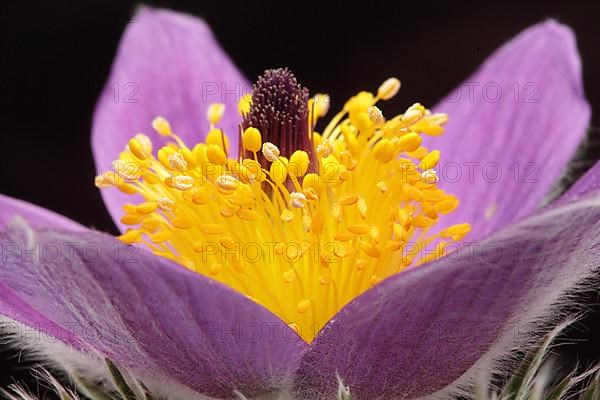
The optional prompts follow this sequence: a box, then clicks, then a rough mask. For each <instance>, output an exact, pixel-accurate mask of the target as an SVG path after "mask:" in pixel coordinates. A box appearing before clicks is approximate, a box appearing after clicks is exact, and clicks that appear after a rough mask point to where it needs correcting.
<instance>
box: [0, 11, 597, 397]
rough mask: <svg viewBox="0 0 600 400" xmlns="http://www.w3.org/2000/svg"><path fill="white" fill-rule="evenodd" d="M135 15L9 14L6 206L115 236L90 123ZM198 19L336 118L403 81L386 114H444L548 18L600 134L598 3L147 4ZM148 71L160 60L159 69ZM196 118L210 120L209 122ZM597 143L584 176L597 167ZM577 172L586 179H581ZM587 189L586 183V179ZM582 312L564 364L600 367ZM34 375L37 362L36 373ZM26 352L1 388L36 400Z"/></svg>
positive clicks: (4, 75)
mask: <svg viewBox="0 0 600 400" xmlns="http://www.w3.org/2000/svg"><path fill="white" fill-rule="evenodd" d="M136 4H137V3H136V2H133V1H124V0H110V1H109V0H103V1H93V0H85V1H64V0H54V1H51V2H46V1H41V0H39V1H19V2H5V3H3V5H2V14H1V16H0V30H1V33H0V41H1V46H2V47H1V50H0V54H1V57H0V58H1V63H2V65H1V69H0V88H1V92H2V95H1V96H0V98H1V102H2V104H1V107H0V110H1V111H2V118H0V126H1V133H0V149H1V152H2V153H1V155H0V192H1V193H3V194H6V195H9V196H14V197H17V198H22V199H26V200H28V201H31V202H34V203H37V204H39V205H41V206H43V207H46V208H49V209H51V210H54V211H57V212H59V213H61V214H64V215H66V216H68V217H70V218H73V219H75V220H77V221H79V222H81V223H83V224H85V225H89V226H94V227H96V228H97V229H100V230H104V231H109V232H116V229H115V226H114V225H113V223H112V221H111V219H110V217H109V215H108V213H107V212H106V211H105V209H104V206H103V204H102V201H101V198H100V195H99V193H98V190H97V189H96V188H95V187H94V185H93V178H94V164H93V159H92V154H91V150H90V144H89V136H90V126H91V117H92V112H93V109H94V105H95V102H96V99H97V96H98V94H99V93H100V92H101V91H102V90H105V89H106V88H105V87H104V85H105V80H106V78H107V76H108V72H109V68H110V65H111V62H112V60H113V56H114V54H115V51H116V48H117V44H118V42H119V38H120V36H121V33H122V31H123V29H124V28H125V26H126V24H127V23H128V22H129V19H130V17H131V15H132V12H133V11H134V10H135V7H136ZM147 4H151V5H155V6H162V7H169V8H173V9H176V10H180V11H185V12H188V13H192V14H195V15H198V16H200V17H202V18H204V19H206V20H207V21H208V23H209V24H210V26H211V27H212V29H213V30H214V32H215V35H216V37H217V38H218V40H219V41H220V43H221V44H222V46H223V47H224V49H225V50H226V52H227V53H229V54H230V56H231V57H232V59H233V60H234V62H235V63H236V64H237V66H238V67H239V68H240V69H241V70H242V71H243V72H244V73H245V74H246V76H247V77H248V78H249V79H250V80H254V79H255V78H256V76H257V75H258V74H260V73H261V72H262V71H263V70H264V69H265V68H270V67H279V66H288V67H290V68H291V69H292V70H293V71H294V72H295V73H296V75H297V77H298V78H299V80H300V81H301V83H303V84H304V85H305V86H307V87H308V88H309V89H311V91H312V92H316V91H319V92H325V93H329V94H332V95H334V96H335V97H333V96H332V103H333V104H332V106H333V107H334V109H335V108H338V107H340V106H341V105H342V104H343V103H342V102H343V101H344V99H346V98H348V97H349V96H351V95H352V94H354V93H355V92H356V91H358V90H362V89H366V90H376V88H377V86H378V85H379V83H380V82H381V81H382V80H383V79H385V78H387V77H388V76H397V77H399V78H400V79H401V80H402V81H403V86H402V89H401V95H400V96H399V97H398V99H397V100H394V102H391V103H390V104H389V105H386V108H388V109H390V108H396V107H398V108H402V107H406V106H408V105H409V104H411V103H412V102H413V101H415V100H417V99H418V100H419V101H420V102H422V103H423V104H425V105H428V106H433V105H434V104H435V103H436V101H437V100H439V99H441V98H442V97H443V96H445V95H446V94H447V93H449V92H450V90H451V89H452V88H453V87H455V86H456V85H457V84H459V83H460V82H461V81H462V80H463V79H465V78H466V77H467V76H468V75H469V74H470V73H472V72H473V71H474V69H475V68H476V67H477V66H478V65H479V64H480V62H482V61H483V60H484V59H485V58H486V57H487V56H488V55H489V54H490V53H491V52H492V51H493V50H494V49H496V48H497V47H499V46H500V45H501V44H502V43H503V42H505V41H506V40H508V39H510V38H511V37H513V36H514V35H516V34H517V33H519V32H520V31H521V30H522V29H524V28H526V27H527V26H529V25H531V24H534V23H536V22H539V21H542V20H544V19H546V18H554V19H557V20H558V21H560V22H563V23H565V24H568V25H570V26H571V27H572V28H573V30H574V31H575V32H576V34H577V39H578V46H579V51H580V53H581V57H582V60H583V68H584V69H583V76H584V87H585V91H586V95H587V98H588V100H589V101H590V103H591V104H592V110H593V112H594V113H593V117H592V118H593V119H592V126H593V127H594V126H600V119H599V116H598V110H600V74H598V72H597V71H600V51H598V43H600V23H599V22H598V20H599V18H600V2H595V1H583V0H581V1H579V0H570V1H548V0H546V1H525V0H522V1H519V2H510V1H502V2H485V3H484V2H480V1H462V2H445V1H441V0H428V1H422V2H416V1H412V2H377V1H374V0H370V1H369V2H366V3H364V4H360V3H358V4H352V3H350V2H341V1H340V2H331V3H324V2H320V1H319V2H306V1H303V2H298V3H297V7H296V6H295V5H289V4H284V2H278V3H274V2H273V3H270V2H260V1H252V2H239V3H233V2H232V3H229V2H224V1H195V2H192V1H189V2H188V1H149V2H147ZM148 61H149V62H151V60H148ZM198 118H203V116H201V115H199V116H198ZM599 149H600V147H599V146H598V133H597V132H596V131H595V130H592V136H591V145H590V146H589V147H588V148H587V150H586V152H585V156H584V158H583V159H582V160H579V161H580V162H579V163H578V164H577V171H581V170H583V169H584V168H585V167H586V166H589V165H590V164H591V163H593V161H595V160H596V159H598V158H600V151H599ZM577 171H576V172H577ZM575 175H576V174H575ZM583 300H584V301H585V302H586V304H588V305H589V309H590V312H589V315H588V316H587V317H586V318H585V319H584V320H583V321H581V323H579V324H578V325H577V326H575V327H574V329H572V330H571V331H570V332H569V334H568V337H567V338H565V341H566V342H569V343H571V345H569V346H563V347H562V348H561V349H562V350H561V360H563V361H564V362H565V363H574V362H576V361H579V362H580V363H581V364H583V365H589V364H590V363H592V362H597V361H600V308H599V307H598V306H597V305H596V303H598V292H597V291H596V292H590V293H589V294H588V295H587V296H584V298H583ZM33 362H35V360H34V361H33ZM31 365H32V361H29V362H25V361H23V359H22V357H21V354H20V352H15V351H11V350H9V349H8V348H6V347H0V386H2V387H5V386H6V385H7V384H9V383H12V382H15V381H25V382H27V383H28V385H29V387H30V388H32V389H34V390H35V387H36V386H35V382H34V381H33V380H32V378H31V376H30V372H29V369H28V368H29V367H30V366H31Z"/></svg>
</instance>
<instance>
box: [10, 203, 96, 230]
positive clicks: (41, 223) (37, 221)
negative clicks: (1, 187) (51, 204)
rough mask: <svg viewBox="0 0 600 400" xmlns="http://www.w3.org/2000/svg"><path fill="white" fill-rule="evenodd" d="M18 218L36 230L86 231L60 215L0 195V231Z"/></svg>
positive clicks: (81, 226)
mask: <svg viewBox="0 0 600 400" xmlns="http://www.w3.org/2000/svg"><path fill="white" fill-rule="evenodd" d="M17 216H20V217H23V218H25V219H26V220H27V222H28V223H29V224H30V225H31V226H34V227H36V228H41V227H52V228H63V229H69V230H83V229H87V228H85V227H84V226H83V225H80V224H79V223H77V222H75V221H73V220H71V219H69V218H67V217H63V216H62V215H60V214H57V213H55V212H52V211H50V210H47V209H45V208H42V207H38V206H36V205H34V204H31V203H28V202H26V201H23V200H19V199H15V198H12V197H8V196H4V195H2V194H0V229H1V228H3V227H4V226H6V225H7V224H8V223H9V222H10V221H12V220H13V219H14V218H15V217H17Z"/></svg>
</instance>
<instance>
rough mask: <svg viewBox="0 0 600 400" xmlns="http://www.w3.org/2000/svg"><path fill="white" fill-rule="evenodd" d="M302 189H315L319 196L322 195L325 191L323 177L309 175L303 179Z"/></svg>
mask: <svg viewBox="0 0 600 400" xmlns="http://www.w3.org/2000/svg"><path fill="white" fill-rule="evenodd" d="M302 188H303V189H304V190H305V191H306V190H307V189H313V190H314V191H315V192H316V193H317V195H318V194H319V193H321V190H322V189H323V183H322V181H321V177H319V175H317V174H313V173H308V174H306V175H305V176H304V179H302Z"/></svg>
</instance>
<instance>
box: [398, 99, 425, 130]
mask: <svg viewBox="0 0 600 400" xmlns="http://www.w3.org/2000/svg"><path fill="white" fill-rule="evenodd" d="M425 111H426V110H425V107H423V106H422V105H421V104H419V103H415V104H413V105H412V106H410V107H409V108H408V110H406V112H405V113H404V115H403V116H402V122H404V123H405V124H407V125H412V124H414V123H416V122H417V121H419V120H420V119H421V118H423V117H424V116H425Z"/></svg>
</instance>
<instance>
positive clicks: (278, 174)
mask: <svg viewBox="0 0 600 400" xmlns="http://www.w3.org/2000/svg"><path fill="white" fill-rule="evenodd" d="M287 171H288V169H287V167H286V166H285V164H284V163H283V162H282V161H281V160H280V159H276V160H275V161H274V162H273V163H271V167H270V168H269V175H270V176H271V180H272V181H273V182H275V183H283V182H285V180H286V179H287V174H288V173H287Z"/></svg>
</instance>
